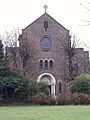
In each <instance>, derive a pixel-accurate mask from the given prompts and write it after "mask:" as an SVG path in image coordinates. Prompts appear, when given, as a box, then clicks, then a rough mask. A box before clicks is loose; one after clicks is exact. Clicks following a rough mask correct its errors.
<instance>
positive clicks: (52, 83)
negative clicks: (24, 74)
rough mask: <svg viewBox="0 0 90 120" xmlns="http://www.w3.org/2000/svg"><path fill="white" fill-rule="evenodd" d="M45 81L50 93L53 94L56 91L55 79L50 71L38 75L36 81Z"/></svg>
mask: <svg viewBox="0 0 90 120" xmlns="http://www.w3.org/2000/svg"><path fill="white" fill-rule="evenodd" d="M40 81H41V82H47V83H48V85H49V88H50V92H51V95H55V93H56V91H55V90H56V89H55V87H56V80H55V78H54V76H53V75H51V74H50V73H43V74H41V75H40V76H39V77H38V80H37V82H40Z"/></svg>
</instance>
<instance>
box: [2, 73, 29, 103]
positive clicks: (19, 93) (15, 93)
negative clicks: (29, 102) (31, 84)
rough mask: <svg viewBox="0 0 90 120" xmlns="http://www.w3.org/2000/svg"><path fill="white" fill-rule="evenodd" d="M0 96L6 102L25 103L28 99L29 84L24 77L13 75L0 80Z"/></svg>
mask: <svg viewBox="0 0 90 120" xmlns="http://www.w3.org/2000/svg"><path fill="white" fill-rule="evenodd" d="M0 94H1V95H2V96H3V99H4V100H5V101H9V102H10V101H24V100H26V99H27V97H28V82H27V80H25V79H24V78H23V77H22V76H20V75H16V74H14V73H11V74H10V75H9V76H6V77H2V79H1V80H0Z"/></svg>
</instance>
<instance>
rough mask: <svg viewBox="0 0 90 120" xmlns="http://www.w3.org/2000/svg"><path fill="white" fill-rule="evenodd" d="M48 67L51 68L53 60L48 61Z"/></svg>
mask: <svg viewBox="0 0 90 120" xmlns="http://www.w3.org/2000/svg"><path fill="white" fill-rule="evenodd" d="M49 67H50V68H53V60H50V61H49Z"/></svg>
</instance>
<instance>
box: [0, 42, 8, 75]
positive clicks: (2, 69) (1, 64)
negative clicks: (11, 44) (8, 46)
mask: <svg viewBox="0 0 90 120" xmlns="http://www.w3.org/2000/svg"><path fill="white" fill-rule="evenodd" d="M8 74H9V72H8V68H7V63H6V59H5V57H4V50H3V44H2V40H0V77H3V76H7V75H8Z"/></svg>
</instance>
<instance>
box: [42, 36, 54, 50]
mask: <svg viewBox="0 0 90 120" xmlns="http://www.w3.org/2000/svg"><path fill="white" fill-rule="evenodd" d="M51 45H52V43H51V39H50V38H48V37H44V38H42V39H41V47H42V48H44V49H49V48H50V47H51Z"/></svg>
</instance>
